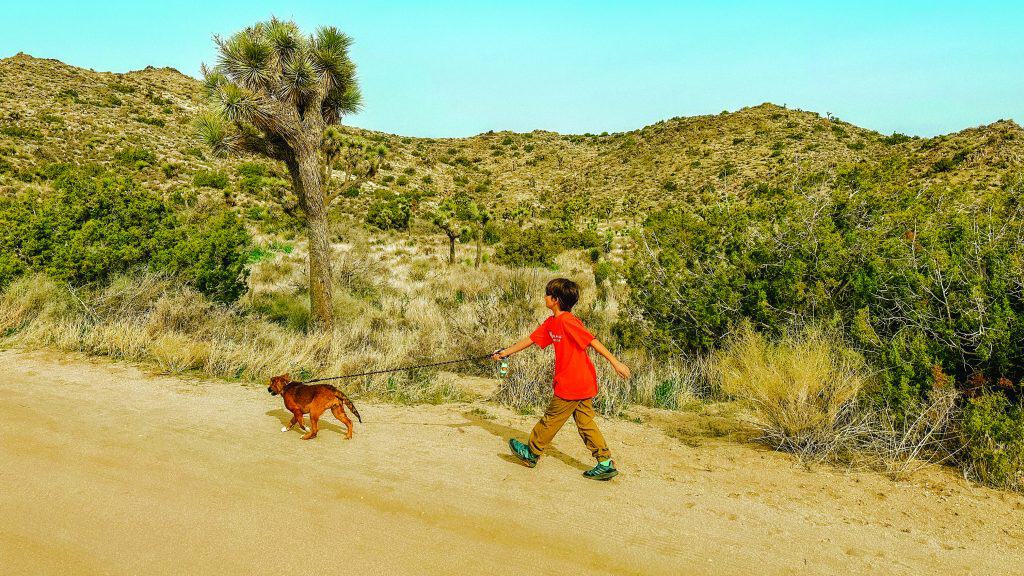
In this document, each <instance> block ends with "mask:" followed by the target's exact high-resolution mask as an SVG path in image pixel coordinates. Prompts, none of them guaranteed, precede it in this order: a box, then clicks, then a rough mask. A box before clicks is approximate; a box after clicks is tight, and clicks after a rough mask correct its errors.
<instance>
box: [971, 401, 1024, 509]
mask: <svg viewBox="0 0 1024 576" xmlns="http://www.w3.org/2000/svg"><path fill="white" fill-rule="evenodd" d="M961 436H962V441H963V445H964V449H965V450H964V454H963V459H964V461H963V463H962V466H963V468H964V470H965V471H966V472H967V473H968V474H969V475H970V476H971V477H973V478H974V479H976V480H979V481H981V482H984V483H986V484H991V485H993V486H1002V487H1006V488H1013V489H1017V490H1020V489H1022V488H1024V406H1022V405H1021V404H1020V403H1016V404H1015V403H1012V402H1010V400H1008V399H1007V397H1006V395H1004V394H1003V393H1001V392H993V393H988V394H984V395H982V396H979V397H977V398H972V399H970V400H968V401H967V405H966V406H965V407H964V415H963V420H962V422H961Z"/></svg>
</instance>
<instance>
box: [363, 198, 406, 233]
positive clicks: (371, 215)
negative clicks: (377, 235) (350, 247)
mask: <svg viewBox="0 0 1024 576" xmlns="http://www.w3.org/2000/svg"><path fill="white" fill-rule="evenodd" d="M411 216H412V209H411V207H410V203H409V199H408V198H407V197H405V196H395V197H394V198H387V199H380V200H377V201H376V202H374V203H373V204H371V205H370V208H369V210H368V211H367V214H366V222H367V224H370V225H371V226H375V227H377V228H378V229H380V230H407V229H408V228H409V219H410V218H411Z"/></svg>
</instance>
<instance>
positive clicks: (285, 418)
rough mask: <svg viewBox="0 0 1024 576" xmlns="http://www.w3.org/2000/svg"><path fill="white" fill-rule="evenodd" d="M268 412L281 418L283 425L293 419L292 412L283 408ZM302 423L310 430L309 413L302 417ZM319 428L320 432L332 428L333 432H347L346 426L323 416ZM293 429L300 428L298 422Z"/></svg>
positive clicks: (268, 414)
mask: <svg viewBox="0 0 1024 576" xmlns="http://www.w3.org/2000/svg"><path fill="white" fill-rule="evenodd" d="M266 414H267V416H273V417H274V418H277V419H278V420H280V421H281V426H287V425H288V423H289V422H291V421H292V413H291V412H289V411H287V410H284V409H281V408H278V409H277V410H268V411H267V412H266ZM302 423H303V424H305V426H306V430H309V415H306V416H304V417H303V418H302ZM319 428H320V432H323V431H324V430H330V431H331V432H337V433H339V434H342V435H343V434H345V429H344V428H342V427H341V426H338V425H337V424H332V423H330V422H327V419H326V418H323V417H321V418H320V422H319ZM292 430H293V431H294V430H299V425H298V424H296V425H295V427H294V428H292Z"/></svg>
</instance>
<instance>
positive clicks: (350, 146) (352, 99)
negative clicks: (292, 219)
mask: <svg viewBox="0 0 1024 576" xmlns="http://www.w3.org/2000/svg"><path fill="white" fill-rule="evenodd" d="M214 42H215V43H216V44H217V51H218V60H217V64H216V65H215V66H213V67H212V68H207V67H206V66H205V65H204V66H203V75H204V77H205V89H206V95H207V98H208V101H209V104H210V106H209V109H208V110H206V111H205V112H204V113H202V114H201V115H200V117H199V118H198V120H197V127H198V130H199V134H200V136H201V137H202V138H203V140H205V141H206V143H207V144H208V145H209V146H210V147H211V149H212V150H213V151H214V152H215V153H217V154H224V155H226V154H231V153H238V152H242V153H251V154H258V155H262V156H266V157H269V158H272V159H274V160H279V161H281V162H283V163H284V164H285V166H287V168H288V172H289V174H290V175H291V180H292V191H293V192H294V195H295V198H296V201H297V204H298V208H299V209H300V212H301V216H302V217H304V219H305V223H306V230H307V233H308V236H309V300H310V310H311V311H312V327H313V329H315V330H321V331H330V330H331V329H332V328H333V325H334V319H333V314H332V293H331V245H330V239H329V236H328V219H327V215H328V210H329V208H330V205H331V202H333V201H334V200H335V198H337V196H338V194H339V193H340V192H341V191H342V190H344V189H345V188H350V187H352V186H359V185H361V183H362V182H363V181H364V180H366V179H368V178H371V177H372V176H374V175H375V174H376V172H377V169H378V168H379V167H380V162H381V160H382V158H383V156H384V154H385V150H384V149H383V148H379V147H373V146H369V145H366V144H364V143H360V142H358V141H355V140H353V139H349V138H346V137H345V136H344V134H343V133H342V131H341V130H340V129H338V128H337V126H338V124H339V123H340V122H341V118H342V116H343V115H345V114H350V113H353V112H355V111H357V110H358V109H359V106H360V101H361V97H360V93H359V87H358V85H357V84H356V75H355V64H354V63H353V62H352V61H351V60H350V59H349V56H348V48H349V46H350V45H351V43H352V40H351V39H350V38H349V37H348V36H346V35H345V34H343V33H342V32H340V31H339V30H338V29H337V28H334V27H324V28H320V29H318V30H317V31H316V33H314V34H312V35H309V36H306V35H303V34H302V32H301V31H300V30H299V28H298V26H296V25H295V23H294V22H285V21H281V20H277V19H271V20H269V21H267V22H259V23H257V24H254V25H253V26H250V27H249V28H246V29H245V30H242V31H241V32H238V33H236V34H234V35H232V36H231V37H230V38H227V39H225V38H221V37H220V36H215V37H214ZM336 165H337V166H338V167H339V168H340V169H341V170H342V171H344V177H343V180H342V181H341V182H332V179H333V175H334V167H335V166H336Z"/></svg>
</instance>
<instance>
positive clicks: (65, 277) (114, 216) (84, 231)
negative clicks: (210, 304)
mask: <svg viewBox="0 0 1024 576" xmlns="http://www.w3.org/2000/svg"><path fill="white" fill-rule="evenodd" d="M249 242H250V240H249V235H248V233H247V232H246V231H245V228H244V226H243V225H242V224H241V222H240V221H239V219H238V218H237V217H235V215H234V214H232V213H227V212H225V213H220V214H213V215H209V216H203V217H197V218H195V219H183V218H181V217H180V216H179V215H177V214H176V213H173V212H171V211H170V210H168V209H167V208H166V206H165V205H164V203H163V202H162V201H161V199H160V197H159V196H157V195H156V194H154V193H152V192H149V191H147V190H145V189H141V188H138V187H137V186H136V185H135V184H134V182H133V181H132V180H130V179H127V178H123V177H118V176H112V175H100V176H96V175H92V174H88V173H85V172H83V171H80V170H73V169H66V170H64V171H63V172H62V173H61V174H60V175H59V176H57V177H56V178H55V179H54V180H53V186H52V188H49V189H42V190H39V189H28V190H25V191H23V193H22V194H20V195H18V196H14V197H4V198H2V199H0V285H4V284H7V283H8V282H10V281H11V280H12V279H13V278H14V277H15V276H17V275H19V274H22V273H26V272H45V273H46V274H47V275H49V276H51V277H52V278H55V279H57V280H59V281H63V282H70V283H72V284H74V285H82V284H86V283H93V282H104V281H106V280H108V279H109V278H110V277H112V276H114V275H116V274H119V273H123V272H126V271H128V270H131V269H135V268H140V267H143V268H145V267H148V268H150V269H153V270H158V271H162V272H165V273H168V274H172V275H175V276H177V277H179V278H181V279H183V280H185V281H187V282H189V283H191V284H192V285H194V286H195V287H196V288H197V289H198V290H200V291H202V292H203V293H204V294H207V295H209V296H211V297H213V298H214V299H216V300H220V301H225V302H227V301H232V300H235V299H236V298H237V297H238V296H239V295H240V294H241V293H242V292H244V290H245V268H244V264H245V257H246V253H247V252H248V245H249Z"/></svg>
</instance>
